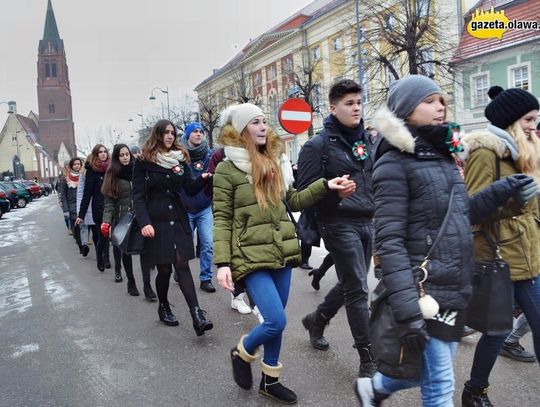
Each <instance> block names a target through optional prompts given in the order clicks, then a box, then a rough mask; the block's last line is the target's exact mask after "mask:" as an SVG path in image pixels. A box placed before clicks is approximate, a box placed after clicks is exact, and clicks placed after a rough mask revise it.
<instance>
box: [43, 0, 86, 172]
mask: <svg viewBox="0 0 540 407" xmlns="http://www.w3.org/2000/svg"><path fill="white" fill-rule="evenodd" d="M37 70H38V77H37V94H38V107H39V143H40V144H41V145H42V146H43V147H45V150H46V151H47V152H48V153H49V154H50V155H51V156H52V157H53V158H54V159H55V160H58V159H59V157H58V153H59V151H60V146H61V145H62V143H64V146H65V148H67V150H68V152H69V154H70V155H71V156H72V157H74V156H76V152H77V150H76V147H75V130H74V126H73V114H72V108H71V90H70V87H69V75H68V67H67V62H66V52H65V49H64V41H63V40H62V39H61V38H60V34H59V33H58V26H57V25H56V19H55V17H54V11H53V8H52V3H51V0H48V4H47V16H46V19H45V29H44V30H43V39H42V40H41V41H39V48H38V62H37ZM60 158H62V157H60ZM60 164H62V163H60Z"/></svg>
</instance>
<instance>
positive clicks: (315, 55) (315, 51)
mask: <svg viewBox="0 0 540 407" xmlns="http://www.w3.org/2000/svg"><path fill="white" fill-rule="evenodd" d="M320 58H321V49H320V48H319V47H315V48H313V60H314V61H317V60H318V59H320Z"/></svg>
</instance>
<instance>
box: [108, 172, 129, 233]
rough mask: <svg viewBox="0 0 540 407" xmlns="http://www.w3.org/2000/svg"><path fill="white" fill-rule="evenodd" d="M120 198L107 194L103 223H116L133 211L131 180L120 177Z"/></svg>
mask: <svg viewBox="0 0 540 407" xmlns="http://www.w3.org/2000/svg"><path fill="white" fill-rule="evenodd" d="M117 182H118V198H116V199H114V198H111V197H110V196H105V209H104V210H103V223H109V224H113V225H115V224H116V223H118V221H119V220H120V219H121V218H122V216H124V215H125V214H126V213H128V212H131V210H132V208H131V182H129V181H127V180H125V179H121V178H119V179H118V181H117Z"/></svg>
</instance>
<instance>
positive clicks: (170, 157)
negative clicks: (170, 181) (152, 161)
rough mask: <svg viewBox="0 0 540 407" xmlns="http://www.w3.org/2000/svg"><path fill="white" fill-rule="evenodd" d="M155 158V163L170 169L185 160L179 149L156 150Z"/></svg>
mask: <svg viewBox="0 0 540 407" xmlns="http://www.w3.org/2000/svg"><path fill="white" fill-rule="evenodd" d="M156 160H157V161H156V164H157V165H159V166H161V167H163V168H167V169H169V170H170V169H171V168H172V167H175V166H177V165H178V164H180V163H183V162H184V161H186V158H185V157H184V154H183V153H182V152H181V151H180V150H169V151H168V152H167V153H160V152H159V151H158V153H157V155H156Z"/></svg>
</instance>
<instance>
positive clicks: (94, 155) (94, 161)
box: [86, 144, 110, 171]
mask: <svg viewBox="0 0 540 407" xmlns="http://www.w3.org/2000/svg"><path fill="white" fill-rule="evenodd" d="M101 147H103V148H104V149H105V150H107V160H108V159H109V158H110V156H109V150H108V149H107V147H105V146H104V145H103V144H96V145H95V146H94V148H93V149H92V152H91V153H90V155H89V156H88V158H87V160H86V162H88V163H89V165H90V167H92V169H93V170H94V171H97V169H98V167H99V149H100V148H101Z"/></svg>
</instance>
